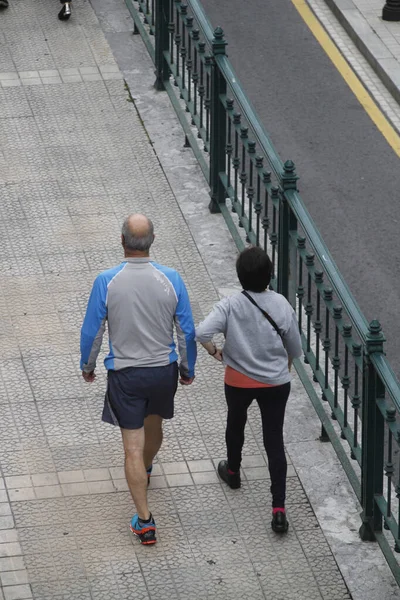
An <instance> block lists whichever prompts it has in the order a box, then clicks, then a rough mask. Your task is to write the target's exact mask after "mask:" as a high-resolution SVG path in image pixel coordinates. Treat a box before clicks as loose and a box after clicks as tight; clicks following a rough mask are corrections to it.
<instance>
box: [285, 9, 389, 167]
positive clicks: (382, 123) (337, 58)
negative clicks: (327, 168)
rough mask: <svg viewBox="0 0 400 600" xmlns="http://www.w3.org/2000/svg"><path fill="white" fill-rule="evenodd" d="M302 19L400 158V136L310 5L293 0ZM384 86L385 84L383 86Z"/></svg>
mask: <svg viewBox="0 0 400 600" xmlns="http://www.w3.org/2000/svg"><path fill="white" fill-rule="evenodd" d="M291 1H292V3H293V4H294V6H295V7H296V9H297V11H298V12H299V14H300V16H301V18H302V19H303V21H304V22H305V23H306V25H307V26H308V28H309V29H310V31H311V33H312V34H313V35H314V37H315V38H316V39H317V41H318V42H319V44H320V46H321V47H322V48H323V50H324V51H325V52H326V54H327V55H328V56H329V58H330V59H331V61H332V62H333V64H334V65H335V67H336V69H337V70H338V71H339V73H340V74H341V76H342V77H343V79H344V80H345V82H346V83H347V85H348V86H349V88H350V89H351V91H352V92H353V94H354V95H355V96H356V98H357V100H358V101H359V102H360V104H361V105H362V106H363V107H364V110H365V111H366V112H367V113H368V115H369V116H370V118H371V119H372V121H373V122H374V123H375V125H376V126H377V128H378V129H379V131H380V132H381V134H382V135H383V137H384V138H385V139H386V141H387V143H388V144H389V145H390V146H391V147H392V148H393V150H394V151H395V153H396V154H397V156H399V157H400V136H399V134H398V133H397V132H396V130H395V129H394V128H393V127H392V125H391V124H390V123H389V121H388V120H387V118H386V117H385V115H384V114H383V113H382V111H381V110H380V108H379V107H378V106H377V104H376V103H375V101H374V100H373V98H372V96H371V95H370V94H369V92H368V91H367V90H366V88H365V87H364V86H363V84H362V83H361V81H360V80H359V78H358V77H357V75H356V74H355V73H354V71H353V70H352V68H351V67H350V66H349V64H348V63H347V61H346V59H345V58H344V57H343V55H342V54H341V53H340V51H339V50H338V49H337V47H336V46H335V44H334V42H333V41H332V40H331V38H330V37H329V35H328V34H327V33H326V31H325V29H324V28H323V26H322V25H321V23H320V22H319V21H318V19H317V17H316V16H315V15H314V13H313V12H312V10H311V9H310V7H309V6H308V4H307V3H306V2H305V1H304V0H291ZM382 85H383V84H382Z"/></svg>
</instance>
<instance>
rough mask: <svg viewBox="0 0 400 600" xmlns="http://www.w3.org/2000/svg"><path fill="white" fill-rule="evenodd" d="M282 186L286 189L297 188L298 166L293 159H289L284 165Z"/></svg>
mask: <svg viewBox="0 0 400 600" xmlns="http://www.w3.org/2000/svg"><path fill="white" fill-rule="evenodd" d="M281 177H282V187H283V189H284V190H297V180H298V176H297V175H296V167H295V165H294V162H293V161H292V160H287V161H286V162H285V164H284V165H283V172H282V175H281Z"/></svg>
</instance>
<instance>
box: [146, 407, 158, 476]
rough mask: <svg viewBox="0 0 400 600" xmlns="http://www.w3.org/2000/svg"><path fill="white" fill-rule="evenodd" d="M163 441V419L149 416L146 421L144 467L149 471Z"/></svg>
mask: <svg viewBox="0 0 400 600" xmlns="http://www.w3.org/2000/svg"><path fill="white" fill-rule="evenodd" d="M162 441H163V430H162V417H160V416H159V415H149V416H148V417H146V418H145V420H144V450H143V459H144V466H145V468H146V469H149V468H150V467H151V465H152V464H153V460H154V458H155V456H156V454H157V452H158V451H159V449H160V448H161V444H162Z"/></svg>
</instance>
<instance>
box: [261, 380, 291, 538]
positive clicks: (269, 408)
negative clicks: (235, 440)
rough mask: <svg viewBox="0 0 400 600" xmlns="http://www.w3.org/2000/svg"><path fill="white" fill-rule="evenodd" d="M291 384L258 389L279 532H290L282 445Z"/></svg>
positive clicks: (284, 458)
mask: <svg viewBox="0 0 400 600" xmlns="http://www.w3.org/2000/svg"><path fill="white" fill-rule="evenodd" d="M289 392H290V383H286V384H284V385H279V386H276V387H270V388H262V389H259V390H257V396H256V400H257V402H258V405H259V407H260V411H261V420H262V428H263V441H264V447H265V450H266V452H267V457H268V468H269V473H270V477H271V494H272V509H273V521H272V528H273V529H274V530H275V531H277V532H284V531H287V528H288V523H287V520H286V517H285V516H284V515H285V499H286V475H287V461H286V455H285V448H284V445H283V423H284V420H285V409H286V403H287V400H288V397H289Z"/></svg>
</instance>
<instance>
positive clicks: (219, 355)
mask: <svg viewBox="0 0 400 600" xmlns="http://www.w3.org/2000/svg"><path fill="white" fill-rule="evenodd" d="M211 356H212V357H213V358H215V360H217V361H218V362H222V350H221V349H220V348H217V351H216V353H215V354H211Z"/></svg>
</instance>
